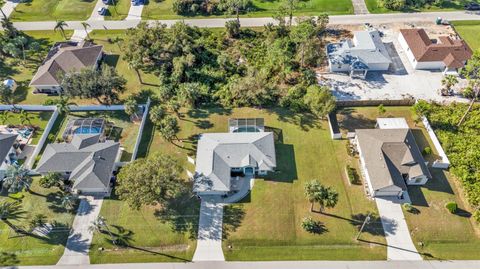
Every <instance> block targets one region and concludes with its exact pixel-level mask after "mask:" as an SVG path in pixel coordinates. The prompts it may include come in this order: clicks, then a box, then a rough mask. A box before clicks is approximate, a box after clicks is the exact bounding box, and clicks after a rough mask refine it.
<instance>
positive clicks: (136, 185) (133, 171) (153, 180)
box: [115, 153, 186, 210]
mask: <svg viewBox="0 0 480 269" xmlns="http://www.w3.org/2000/svg"><path fill="white" fill-rule="evenodd" d="M181 173H182V167H181V166H180V165H179V164H178V161H177V160H175V159H173V158H172V157H170V156H169V155H165V154H163V153H162V154H160V153H157V154H154V155H152V156H149V157H148V158H147V159H138V160H135V161H133V162H131V163H129V164H127V165H126V166H124V167H123V168H122V170H120V173H118V186H117V187H116V188H115V192H116V194H117V195H119V197H120V199H122V200H124V201H126V202H127V204H128V205H129V206H130V207H131V208H133V209H137V210H138V209H140V207H141V206H142V205H158V204H164V203H165V202H166V201H168V200H169V199H171V198H174V197H176V196H177V195H178V194H180V193H182V192H183V191H184V190H185V188H186V186H185V182H184V180H183V179H182V176H181Z"/></svg>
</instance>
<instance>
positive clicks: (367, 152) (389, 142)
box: [355, 129, 431, 190]
mask: <svg viewBox="0 0 480 269" xmlns="http://www.w3.org/2000/svg"><path fill="white" fill-rule="evenodd" d="M355 132H356V135H357V139H358V144H359V145H358V146H359V147H360V150H361V152H362V156H363V158H364V160H365V166H366V168H367V171H368V174H369V177H370V181H371V182H370V183H371V184H372V188H373V189H374V190H378V189H382V188H388V187H391V186H396V187H398V188H399V189H402V190H406V185H405V182H404V179H403V177H402V174H408V175H409V176H410V177H416V176H420V175H425V176H427V177H428V178H431V175H430V172H429V171H428V168H427V166H426V165H425V160H424V159H423V157H422V154H421V152H420V150H419V149H418V146H417V144H416V142H415V138H414V137H413V134H412V132H411V131H410V129H359V130H355Z"/></svg>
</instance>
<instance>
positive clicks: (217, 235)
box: [193, 196, 225, 261]
mask: <svg viewBox="0 0 480 269" xmlns="http://www.w3.org/2000/svg"><path fill="white" fill-rule="evenodd" d="M220 200H221V199H220V197H205V196H204V197H202V204H201V207H200V220H199V224H198V238H197V249H196V250H195V254H194V255H193V261H224V260H225V257H224V256H223V250H222V223H223V204H222V203H220Z"/></svg>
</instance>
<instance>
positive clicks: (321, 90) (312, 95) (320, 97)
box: [304, 85, 335, 118]
mask: <svg viewBox="0 0 480 269" xmlns="http://www.w3.org/2000/svg"><path fill="white" fill-rule="evenodd" d="M304 102H305V105H307V107H308V108H309V109H310V111H311V112H312V113H313V114H314V115H315V116H317V117H318V118H324V117H325V116H327V115H328V113H330V112H332V111H333V110H334V109H335V97H333V95H332V94H331V92H330V90H329V89H328V88H327V87H325V86H318V85H311V86H309V87H308V88H307V93H306V94H305V96H304Z"/></svg>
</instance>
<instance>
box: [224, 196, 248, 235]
mask: <svg viewBox="0 0 480 269" xmlns="http://www.w3.org/2000/svg"><path fill="white" fill-rule="evenodd" d="M244 218H245V210H244V209H243V205H242V204H234V205H228V206H225V207H224V208H223V233H222V237H223V239H228V236H229V235H230V234H231V233H233V232H235V231H236V230H237V229H238V227H240V226H241V224H242V221H243V219H244Z"/></svg>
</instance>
